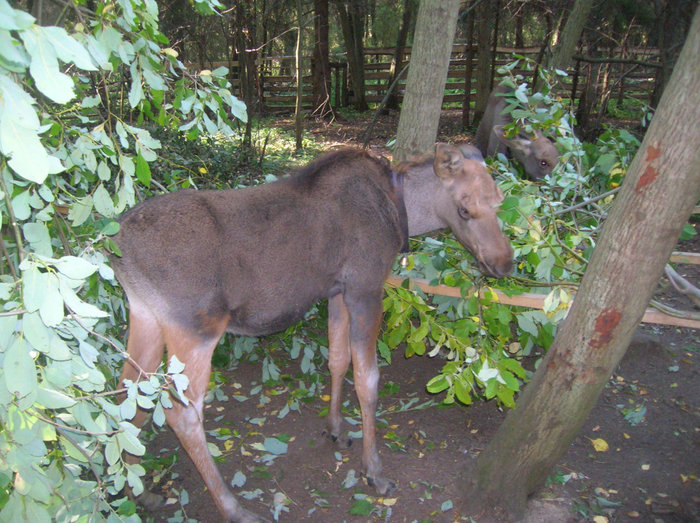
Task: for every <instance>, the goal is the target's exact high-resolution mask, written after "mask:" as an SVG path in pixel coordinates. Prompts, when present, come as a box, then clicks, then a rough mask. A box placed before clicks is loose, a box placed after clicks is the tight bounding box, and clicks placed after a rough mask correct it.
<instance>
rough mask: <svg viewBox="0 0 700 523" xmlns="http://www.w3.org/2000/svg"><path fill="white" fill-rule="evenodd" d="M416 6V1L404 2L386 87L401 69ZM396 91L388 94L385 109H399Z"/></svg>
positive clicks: (408, 0)
mask: <svg viewBox="0 0 700 523" xmlns="http://www.w3.org/2000/svg"><path fill="white" fill-rule="evenodd" d="M417 6H418V2H417V0H406V1H405V2H404V7H403V16H402V17H401V27H400V28H399V34H398V36H397V37H396V49H395V50H394V56H393V57H392V59H391V67H390V68H389V80H388V82H387V87H389V86H391V84H393V83H394V80H396V75H397V74H399V73H400V72H401V70H402V69H403V65H402V64H403V59H404V55H405V53H404V47H406V40H407V39H408V30H409V28H410V27H411V21H412V20H413V16H414V14H415V12H416V7H417ZM396 91H397V90H396V89H394V90H393V91H392V92H391V93H390V94H389V99H388V100H387V102H386V108H387V109H398V108H399V97H398V96H397V94H396Z"/></svg>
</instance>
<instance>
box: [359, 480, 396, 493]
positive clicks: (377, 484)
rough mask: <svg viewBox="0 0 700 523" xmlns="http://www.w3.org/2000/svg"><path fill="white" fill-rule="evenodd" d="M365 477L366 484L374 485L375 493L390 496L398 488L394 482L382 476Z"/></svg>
mask: <svg viewBox="0 0 700 523" xmlns="http://www.w3.org/2000/svg"><path fill="white" fill-rule="evenodd" d="M365 477H366V478H367V484H368V485H369V486H370V487H374V488H375V490H376V491H377V494H379V495H380V496H390V495H391V494H393V493H394V492H396V490H397V489H398V486H397V485H396V483H394V482H393V481H391V480H390V479H387V478H383V477H381V476H379V477H376V478H371V477H369V476H365Z"/></svg>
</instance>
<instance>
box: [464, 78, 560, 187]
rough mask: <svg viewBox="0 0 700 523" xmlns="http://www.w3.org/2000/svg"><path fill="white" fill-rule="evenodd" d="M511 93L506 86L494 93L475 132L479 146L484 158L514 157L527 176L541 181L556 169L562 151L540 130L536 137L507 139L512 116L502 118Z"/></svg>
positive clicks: (525, 136) (520, 136)
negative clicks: (501, 155) (505, 127)
mask: <svg viewBox="0 0 700 523" xmlns="http://www.w3.org/2000/svg"><path fill="white" fill-rule="evenodd" d="M512 92H513V90H512V89H511V88H510V87H506V86H504V85H499V86H498V87H496V88H495V89H494V90H493V91H492V92H491V95H490V96H489V101H488V104H487V105H486V110H485V111H484V116H482V118H481V122H479V128H478V129H477V130H476V146H477V147H478V148H479V150H480V151H481V153H482V154H483V155H484V156H494V155H495V154H497V153H503V154H505V155H508V153H510V154H512V155H513V157H514V158H515V159H516V160H517V161H518V162H520V163H521V164H522V166H523V168H524V169H525V174H527V175H528V176H529V177H530V178H531V179H533V180H542V179H544V177H545V176H547V175H548V174H551V173H552V170H553V169H554V167H555V166H556V165H557V162H558V161H559V151H557V148H556V147H555V146H554V144H553V143H552V142H551V141H549V139H548V138H547V137H546V136H545V135H543V134H542V131H540V130H535V132H534V136H528V135H527V134H525V133H520V134H518V136H516V137H514V138H508V137H506V136H505V134H504V132H503V126H504V125H506V124H508V123H510V122H512V121H513V120H512V118H511V116H510V115H509V114H503V110H504V109H505V108H506V99H505V98H504V96H503V95H504V94H508V93H512Z"/></svg>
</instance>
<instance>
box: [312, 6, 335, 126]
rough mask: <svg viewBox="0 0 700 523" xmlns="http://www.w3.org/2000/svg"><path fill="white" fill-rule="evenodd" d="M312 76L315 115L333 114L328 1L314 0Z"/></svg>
mask: <svg viewBox="0 0 700 523" xmlns="http://www.w3.org/2000/svg"><path fill="white" fill-rule="evenodd" d="M311 76H312V84H313V108H312V112H313V114H315V115H317V116H326V115H329V114H332V112H333V110H332V109H331V66H330V62H329V59H328V0H314V54H313V58H312V59H311Z"/></svg>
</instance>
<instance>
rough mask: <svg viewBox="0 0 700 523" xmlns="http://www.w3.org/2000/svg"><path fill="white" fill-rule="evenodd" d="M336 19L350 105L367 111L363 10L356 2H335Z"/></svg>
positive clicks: (337, 0)
mask: <svg viewBox="0 0 700 523" xmlns="http://www.w3.org/2000/svg"><path fill="white" fill-rule="evenodd" d="M335 6H336V7H337V9H338V18H339V20H340V26H341V28H342V31H343V39H344V40H345V49H346V50H347V56H348V67H349V69H350V81H351V83H352V92H353V94H352V103H353V105H354V106H355V109H357V110H358V111H365V110H367V99H366V97H365V56H364V54H365V52H364V44H363V41H362V40H363V35H364V27H365V26H364V20H365V16H364V9H363V6H362V5H360V4H359V3H357V2H350V3H349V4H347V5H346V4H345V3H344V2H342V1H339V0H336V4H335Z"/></svg>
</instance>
